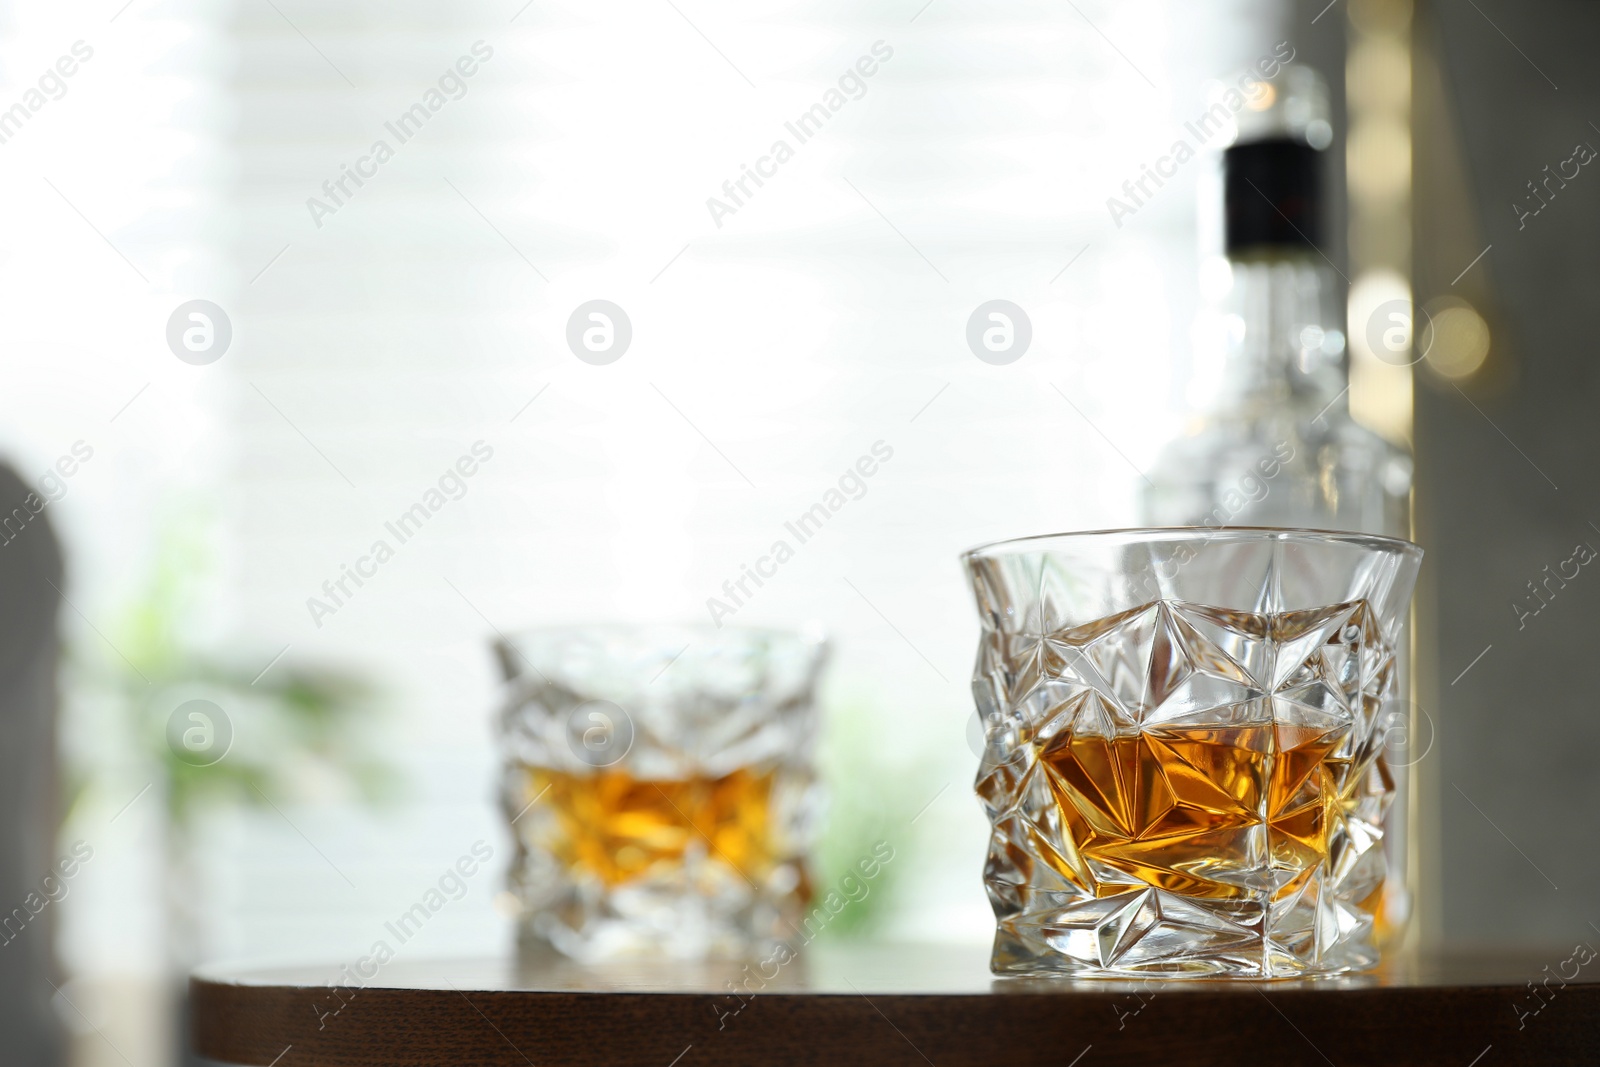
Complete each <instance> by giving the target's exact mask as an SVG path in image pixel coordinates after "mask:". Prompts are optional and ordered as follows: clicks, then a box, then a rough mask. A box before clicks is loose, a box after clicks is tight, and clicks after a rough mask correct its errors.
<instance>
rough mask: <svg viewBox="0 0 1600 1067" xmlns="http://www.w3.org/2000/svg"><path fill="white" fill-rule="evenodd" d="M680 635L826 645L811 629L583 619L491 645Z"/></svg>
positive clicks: (516, 633) (539, 626)
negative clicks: (536, 640)
mask: <svg viewBox="0 0 1600 1067" xmlns="http://www.w3.org/2000/svg"><path fill="white" fill-rule="evenodd" d="M666 634H682V635H687V636H690V637H692V638H693V639H694V640H695V641H696V642H700V641H704V642H706V643H708V644H735V643H738V642H750V641H757V640H767V641H774V642H780V641H781V642H792V643H794V644H800V645H824V646H825V645H827V644H829V643H830V642H829V640H828V634H827V633H826V632H825V631H824V630H823V629H822V628H821V627H820V626H815V625H803V626H796V627H784V626H761V625H743V624H740V623H727V624H726V625H722V626H718V625H716V624H715V623H709V622H683V621H648V620H646V621H628V620H624V619H586V620H582V621H578V622H546V623H534V624H532V625H528V626H519V627H517V628H516V629H512V630H496V631H495V636H494V638H493V639H492V641H491V643H492V644H500V643H505V644H511V645H516V644H518V643H519V642H521V641H523V640H532V639H539V638H546V639H548V638H560V637H583V636H594V637H627V638H638V637H649V636H651V635H666Z"/></svg>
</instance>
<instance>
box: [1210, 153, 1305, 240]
mask: <svg viewBox="0 0 1600 1067" xmlns="http://www.w3.org/2000/svg"><path fill="white" fill-rule="evenodd" d="M1321 154H1322V153H1320V152H1318V151H1317V150H1316V149H1315V148H1312V147H1311V146H1310V145H1308V144H1306V143H1305V142H1304V141H1301V140H1298V139H1296V138H1293V137H1279V138H1273V139H1270V140H1264V141H1250V142H1247V143H1245V144H1236V145H1233V146H1231V147H1230V148H1228V149H1227V151H1225V152H1224V153H1223V157H1222V168H1223V211H1224V217H1225V220H1226V227H1225V241H1226V248H1227V251H1228V253H1229V254H1230V255H1231V254H1233V253H1234V252H1239V251H1242V250H1244V249H1247V248H1253V247H1268V248H1315V247H1316V246H1317V244H1318V242H1320V241H1321V240H1322V174H1321V169H1320V167H1319V164H1320V162H1321V160H1320V159H1319V158H1318V157H1320V156H1321Z"/></svg>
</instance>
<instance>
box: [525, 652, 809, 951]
mask: <svg viewBox="0 0 1600 1067" xmlns="http://www.w3.org/2000/svg"><path fill="white" fill-rule="evenodd" d="M496 653H497V654H498V656H499V658H500V661H501V664H502V666H503V667H504V669H505V673H506V675H507V678H508V684H509V686H510V691H511V692H510V699H509V700H508V701H507V704H506V706H505V709H504V711H503V713H502V715H501V720H500V733H501V742H502V748H503V753H504V756H505V776H504V782H503V789H502V801H503V805H504V809H505V812H506V817H507V818H508V819H509V820H510V823H511V831H512V837H513V840H514V841H515V845H516V856H515V860H514V863H513V866H512V871H511V889H512V891H513V893H514V894H515V895H516V897H517V898H518V900H519V901H520V904H521V907H522V939H523V942H524V944H525V945H527V946H529V947H537V946H540V945H546V946H552V947H554V948H556V949H558V950H559V951H561V952H563V953H565V954H567V955H569V956H573V957H576V958H579V959H603V958H615V957H623V956H671V957H677V958H686V959H696V958H706V957H715V956H739V955H743V954H746V953H748V952H750V951H753V950H759V949H760V947H761V946H763V945H766V944H769V943H775V942H777V941H780V940H783V939H784V937H785V936H786V935H788V936H792V933H793V929H794V927H793V926H792V925H791V924H792V923H794V922H797V921H799V918H800V914H801V910H802V908H803V906H804V904H805V903H806V902H807V900H808V899H809V897H810V883H809V880H808V878H807V874H806V868H805V852H806V848H807V846H808V845H809V844H810V840H811V836H812V832H813V824H814V822H815V817H814V815H815V812H814V809H815V807H816V803H817V797H816V788H815V782H814V777H813V774H812V766H811V763H812V759H811V757H812V748H813V736H814V733H815V725H816V724H815V708H814V703H813V697H814V690H815V686H816V680H817V676H818V673H819V671H820V670H821V667H822V662H823V658H824V648H823V645H822V643H821V642H820V641H819V640H812V639H808V638H804V637H801V636H798V635H794V634H788V633H780V632H774V631H762V630H746V629H735V628H733V627H726V628H723V629H720V630H718V629H712V628H710V627H705V628H697V627H623V626H592V627H578V628H566V629H552V630H541V631H534V632H531V633H527V634H523V635H520V636H518V637H516V638H514V639H512V640H510V641H502V642H500V643H499V644H497V645H496Z"/></svg>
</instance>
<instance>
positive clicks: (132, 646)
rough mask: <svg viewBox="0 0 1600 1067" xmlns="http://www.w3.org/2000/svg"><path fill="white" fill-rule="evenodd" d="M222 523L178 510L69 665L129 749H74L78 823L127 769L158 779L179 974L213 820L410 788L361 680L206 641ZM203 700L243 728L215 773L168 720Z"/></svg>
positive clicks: (80, 689)
mask: <svg viewBox="0 0 1600 1067" xmlns="http://www.w3.org/2000/svg"><path fill="white" fill-rule="evenodd" d="M212 525H213V524H212V522H211V516H210V514H209V511H208V510H207V509H205V508H204V507H202V506H198V505H194V504H190V505H187V506H184V507H181V508H177V509H174V510H173V511H172V512H171V513H170V514H169V515H168V516H167V517H166V518H165V519H164V520H163V521H162V522H161V523H160V525H159V526H158V528H157V530H156V535H155V544H154V550H153V553H152V561H151V565H150V568H149V570H148V572H147V573H146V575H145V576H144V577H143V578H142V579H141V581H140V583H139V584H138V586H137V587H136V590H135V593H134V595H133V596H132V597H131V598H130V600H129V602H128V605H127V607H126V608H125V610H124V611H123V612H122V614H121V615H120V617H119V618H118V621H117V623H116V625H115V626H113V627H112V628H111V630H110V632H109V634H107V636H106V640H105V642H104V643H97V644H96V645H91V646H89V648H88V650H87V651H86V650H85V649H81V648H80V649H73V650H71V652H70V653H69V657H68V681H69V687H70V689H71V691H72V692H73V693H74V695H75V698H76V699H78V700H82V701H84V702H85V703H86V704H89V705H91V706H93V707H95V708H96V709H98V714H96V715H95V716H94V717H95V718H96V719H98V720H102V721H101V722H100V723H98V725H102V726H103V727H104V728H106V729H108V730H110V731H111V733H112V735H113V736H115V737H117V738H119V739H120V740H121V742H122V744H120V745H112V746H109V751H108V748H107V746H105V745H104V744H101V745H100V746H98V748H99V751H85V750H84V749H86V748H90V749H92V748H94V747H95V746H70V745H69V751H68V753H67V755H68V767H67V785H68V790H69V796H68V817H69V818H70V817H71V812H72V810H73V809H74V808H76V807H77V806H78V805H79V804H80V803H82V801H83V800H84V798H85V797H86V796H88V795H89V794H90V793H91V792H92V791H93V788H94V786H95V785H96V784H97V783H99V782H100V781H103V780H107V779H108V778H109V779H118V778H120V779H122V780H124V781H125V780H126V778H125V774H126V772H127V771H128V770H133V771H134V773H137V774H138V775H140V776H153V780H152V782H151V785H152V786H153V787H154V789H155V791H156V792H157V794H158V795H159V796H160V797H161V798H162V800H163V802H164V804H165V820H164V826H165V831H166V833H165V837H166V860H167V869H166V872H165V876H166V881H167V884H168V893H167V897H168V914H167V925H168V939H169V951H170V952H171V954H172V957H173V963H174V965H175V966H177V967H187V966H188V965H189V964H190V963H192V962H193V958H194V956H195V953H196V949H197V948H198V947H199V946H198V944H197V942H198V940H199V926H200V916H199V915H198V913H197V912H196V911H195V910H194V905H193V904H192V900H193V899H194V898H196V897H198V896H199V894H197V893H194V892H192V890H193V887H194V882H195V880H196V879H197V877H198V871H197V870H196V862H195V861H196V847H197V844H198V842H197V836H198V835H199V833H200V832H201V821H202V816H203V815H207V814H215V813H217V812H220V811H222V810H225V809H227V808H230V807H234V808H263V809H264V808H275V807H277V806H278V805H279V804H281V803H284V802H287V801H293V800H296V799H299V798H302V797H304V796H306V795H307V794H308V793H316V794H319V795H321V794H326V793H328V792H330V791H340V792H343V793H345V794H346V795H351V794H353V795H354V796H355V797H356V798H358V799H360V800H362V801H364V802H367V803H374V804H377V803H382V802H384V801H387V800H391V799H393V798H395V797H396V796H397V795H398V793H399V785H400V783H399V777H398V774H397V773H396V772H395V771H394V770H393V769H392V768H391V767H390V766H389V765H388V764H386V763H385V762H384V761H383V760H382V759H381V758H380V757H379V756H378V755H376V754H375V752H376V746H375V745H374V744H373V741H374V738H375V737H376V736H377V727H376V722H375V720H376V718H377V713H378V712H377V701H376V699H375V697H376V692H375V689H374V686H373V685H372V684H371V683H370V682H369V681H368V680H367V679H366V678H365V677H363V676H362V675H361V674H360V673H359V672H357V671H354V670H350V669H346V668H340V667H331V666H314V665H308V664H304V663H297V662H295V661H294V660H293V659H291V658H288V657H285V658H283V659H280V660H277V661H273V662H270V663H269V657H270V654H271V653H270V651H265V650H264V651H262V652H261V653H259V654H258V658H256V659H253V660H251V661H249V662H246V661H244V660H243V659H242V657H241V656H240V655H239V654H238V653H233V652H229V653H218V652H215V651H212V650H211V648H209V647H207V646H208V644H210V643H209V642H206V641H204V640H203V639H202V638H203V634H204V631H205V629H206V626H207V622H206V619H205V615H204V607H205V603H206V598H207V595H208V594H209V593H210V591H211V590H212V589H213V588H214V584H213V576H214V574H215V567H214V555H213V552H212V545H213V544H214V543H215V541H214V538H213V537H212V536H211V533H212ZM107 646H109V647H107ZM191 698H203V699H206V700H209V701H211V702H212V703H214V704H216V705H217V706H218V707H219V708H221V709H223V713H224V715H225V716H226V717H227V720H228V722H229V724H230V729H231V735H232V736H231V744H230V747H229V748H228V750H227V752H226V754H225V755H223V756H222V758H220V759H218V760H217V761H216V762H213V763H210V764H208V765H204V766H201V765H197V761H196V760H194V759H193V758H192V754H190V753H186V752H183V751H180V750H179V749H178V748H175V747H174V746H173V745H172V744H171V743H170V740H169V732H168V726H167V724H168V719H169V717H170V716H171V715H172V713H173V710H174V709H175V708H176V707H177V706H178V704H179V703H181V702H182V701H184V700H185V699H191ZM73 748H77V749H79V751H76V752H75V751H72V749H73ZM130 750H131V751H130ZM108 764H112V766H108ZM129 764H133V765H134V766H133V767H132V768H130V767H129Z"/></svg>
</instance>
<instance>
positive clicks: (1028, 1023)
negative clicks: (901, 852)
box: [191, 945, 1600, 1067]
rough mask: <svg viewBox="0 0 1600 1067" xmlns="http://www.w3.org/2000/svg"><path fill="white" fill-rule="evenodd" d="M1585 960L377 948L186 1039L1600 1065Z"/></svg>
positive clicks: (610, 1060) (224, 976) (301, 1051)
mask: <svg viewBox="0 0 1600 1067" xmlns="http://www.w3.org/2000/svg"><path fill="white" fill-rule="evenodd" d="M1582 959H1583V957H1582V955H1581V954H1580V955H1577V956H1575V955H1574V953H1573V951H1572V950H1571V949H1566V950H1552V951H1550V952H1545V953H1526V954H1517V955H1508V954H1500V955H1492V954H1485V955H1477V956H1454V957H1444V958H1439V959H1428V960H1420V961H1414V962H1412V963H1409V964H1404V965H1394V966H1390V967H1387V968H1386V969H1385V970H1384V971H1382V972H1380V973H1377V974H1374V975H1370V976H1363V977H1361V978H1354V979H1338V980H1324V981H1318V982H1267V983H1250V982H1219V981H1202V982H1195V981H1187V982H1174V983H1168V984H1166V985H1165V986H1158V985H1156V984H1153V983H1152V984H1150V985H1139V984H1136V983H1107V982H1082V981H1076V982H1075V981H1064V980H1043V979H1015V978H1010V979H996V978H993V977H992V976H991V975H990V974H989V972H988V966H987V962H988V960H987V951H986V950H985V949H984V948H981V947H975V948H945V947H903V948H895V947H872V948H865V947H859V948H829V947H825V946H822V945H817V946H810V947H807V948H804V949H801V950H800V952H799V954H798V956H797V957H796V958H795V959H794V960H792V961H791V962H789V963H787V964H785V965H783V966H781V967H779V966H778V965H777V964H775V963H769V965H768V966H767V967H766V968H765V970H766V974H767V975H768V977H764V976H763V974H762V969H761V968H760V966H759V965H755V964H753V965H751V967H750V969H749V971H745V970H742V969H741V968H740V967H739V966H736V965H704V964H664V963H651V964H628V965H605V966H597V967H585V966H581V965H579V964H576V963H572V962H568V961H561V960H543V961H531V960H525V961H522V962H520V963H519V962H517V961H516V960H513V959H511V958H506V959H479V960H457V961H449V960H445V961H437V962H421V961H412V960H407V959H403V958H402V959H395V960H392V961H390V962H388V963H387V964H385V965H382V966H381V967H378V966H377V965H376V964H375V963H373V962H372V961H368V963H367V964H366V966H365V967H364V968H362V969H364V970H366V971H367V972H368V974H369V977H368V978H367V979H365V980H364V981H363V980H362V978H361V977H360V975H359V973H358V970H357V969H358V968H361V964H360V961H352V962H351V964H350V965H349V966H350V970H349V971H347V972H346V974H347V975H348V976H349V978H347V979H343V980H345V981H351V982H353V983H355V984H351V985H349V986H347V987H344V988H342V990H341V991H338V992H336V991H334V990H333V989H330V987H329V985H328V983H329V982H330V981H334V980H336V979H340V967H339V966H337V965H335V966H329V967H322V968H299V969H294V970H239V969H230V968H225V967H219V968H210V969H206V970H203V971H201V972H199V973H197V974H196V975H195V977H194V979H193V981H192V986H191V988H192V993H193V1003H192V1015H193V1018H194V1041H195V1047H196V1050H197V1051H198V1052H199V1053H200V1054H202V1055H205V1056H210V1057H212V1058H215V1059H218V1060H222V1061H224V1062H227V1063H234V1064H247V1065H260V1067H267V1065H269V1064H276V1067H311V1065H319V1067H380V1065H381V1067H403V1065H419V1067H420V1065H429V1067H432V1065H446V1064H447V1065H450V1067H457V1065H471V1067H479V1065H482V1067H490V1065H493V1067H500V1065H506V1067H527V1065H537V1067H560V1065H567V1064H601V1065H606V1067H612V1065H616V1067H624V1065H633V1064H638V1065H641V1067H710V1065H720V1064H727V1065H738V1067H750V1065H766V1064H826V1065H828V1067H839V1065H844V1064H856V1063H862V1064H874V1065H877V1064H883V1065H898V1064H906V1065H911V1067H919V1065H924V1064H932V1065H937V1067H963V1065H974V1064H985V1065H987V1064H1006V1065H1007V1067H1012V1065H1016V1067H1021V1065H1028V1064H1051V1065H1055V1067H1069V1065H1078V1067H1117V1065H1124V1064H1128V1065H1133V1064H1137V1065H1139V1067H1169V1065H1173V1067H1176V1065H1182V1067H1191V1065H1192V1067H1209V1065H1213V1064H1214V1065H1218V1067H1222V1065H1227V1067H1238V1065H1239V1064H1241V1063H1260V1064H1264V1065H1271V1067H1301V1065H1304V1067H1330V1065H1332V1067H1363V1065H1376V1064H1385V1065H1387V1064H1394V1065H1400V1067H1435V1065H1437V1067H1508V1065H1513V1064H1527V1065H1537V1067H1559V1065H1564V1064H1574V1065H1576V1064H1584V1065H1589V1064H1596V1063H1600V981H1597V979H1600V959H1592V958H1591V959H1588V960H1583V962H1578V961H1579V960H1582ZM374 971H375V973H373V972H374ZM774 972H776V973H774ZM1562 974H1566V975H1569V976H1574V977H1571V978H1570V980H1569V981H1566V982H1565V984H1563V978H1562ZM730 982H731V983H733V984H735V985H736V986H740V987H741V994H740V995H737V996H736V995H734V994H733V993H731V992H729V991H728V983H730ZM1530 982H1532V983H1533V984H1534V985H1535V986H1537V987H1538V989H1539V995H1538V996H1537V997H1536V995H1535V993H1534V992H1533V991H1531V990H1530V988H1529V983H1530Z"/></svg>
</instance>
